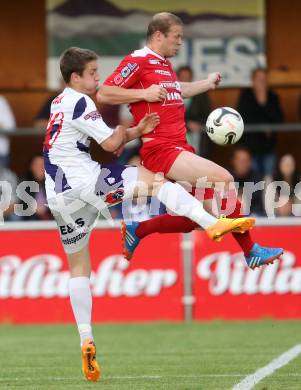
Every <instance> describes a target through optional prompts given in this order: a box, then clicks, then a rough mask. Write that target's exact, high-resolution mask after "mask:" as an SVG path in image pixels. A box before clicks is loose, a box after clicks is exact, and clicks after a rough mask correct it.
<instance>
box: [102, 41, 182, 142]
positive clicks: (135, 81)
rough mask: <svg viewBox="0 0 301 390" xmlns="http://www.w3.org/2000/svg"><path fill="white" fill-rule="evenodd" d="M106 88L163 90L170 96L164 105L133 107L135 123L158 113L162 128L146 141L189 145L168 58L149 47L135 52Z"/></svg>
mask: <svg viewBox="0 0 301 390" xmlns="http://www.w3.org/2000/svg"><path fill="white" fill-rule="evenodd" d="M104 84H106V85H116V86H118V87H122V88H133V89H142V88H148V87H150V86H151V85H152V84H158V85H160V86H162V87H164V88H165V89H166V90H167V92H168V94H167V98H166V99H165V100H164V101H160V102H155V103H148V102H146V101H140V102H137V103H132V104H130V109H131V113H132V115H133V117H134V120H135V123H136V124H137V123H138V122H139V121H140V119H142V118H143V117H144V115H145V114H146V113H151V112H157V113H158V114H159V116H160V124H159V125H158V126H157V127H156V128H155V129H154V131H152V132H151V133H149V134H147V135H145V137H151V138H161V139H162V138H166V139H169V140H172V141H182V142H183V141H184V142H185V141H186V126H185V121H184V113H185V106H184V102H183V98H182V94H181V87H180V84H179V82H178V81H177V77H176V74H175V72H174V70H173V69H172V65H171V63H170V61H168V60H167V59H166V58H163V57H161V56H159V55H158V54H156V53H155V52H153V51H152V50H151V49H149V48H148V47H144V48H143V49H140V50H136V51H134V52H133V53H132V54H130V55H128V56H126V57H125V58H124V60H123V61H121V63H120V64H119V66H118V67H117V69H116V70H115V71H114V72H113V73H112V74H111V75H110V76H109V77H108V78H107V79H106V81H105V83H104Z"/></svg>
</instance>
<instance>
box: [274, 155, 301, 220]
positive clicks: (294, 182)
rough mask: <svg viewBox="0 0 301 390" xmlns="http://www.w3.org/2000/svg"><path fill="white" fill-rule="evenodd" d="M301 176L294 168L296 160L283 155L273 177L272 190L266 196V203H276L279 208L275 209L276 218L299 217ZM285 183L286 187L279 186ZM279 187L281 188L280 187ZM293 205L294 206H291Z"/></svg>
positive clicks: (290, 156)
mask: <svg viewBox="0 0 301 390" xmlns="http://www.w3.org/2000/svg"><path fill="white" fill-rule="evenodd" d="M300 178H301V174H300V172H299V170H298V169H297V167H296V160H295V158H294V156H293V155H291V154H289V153H287V154H284V155H283V156H282V157H281V158H280V159H279V162H278V166H277V169H276V172H275V174H274V176H273V182H272V184H271V185H272V188H271V190H270V191H269V194H268V203H269V204H274V202H275V201H276V202H278V203H279V204H280V205H281V206H279V207H277V208H275V214H276V215H277V216H282V217H284V216H285V217H288V216H292V215H293V214H294V215H295V216H300V215H301V203H300V200H301V193H300V190H301V188H300V187H301V186H300V185H298V184H299V183H300ZM281 182H285V183H287V184H288V186H287V185H281V184H280V183H281ZM280 185H281V187H280ZM293 205H294V206H293ZM293 207H294V209H293Z"/></svg>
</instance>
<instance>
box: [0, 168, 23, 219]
mask: <svg viewBox="0 0 301 390" xmlns="http://www.w3.org/2000/svg"><path fill="white" fill-rule="evenodd" d="M0 183H1V185H0V198H1V207H3V206H4V205H5V210H3V209H1V222H2V213H3V218H4V221H18V220H19V219H20V218H19V217H18V216H17V215H16V214H15V213H14V206H15V204H16V203H17V196H16V189H17V185H18V178H17V176H16V174H15V173H14V172H13V171H11V170H10V169H8V168H5V167H3V166H0Z"/></svg>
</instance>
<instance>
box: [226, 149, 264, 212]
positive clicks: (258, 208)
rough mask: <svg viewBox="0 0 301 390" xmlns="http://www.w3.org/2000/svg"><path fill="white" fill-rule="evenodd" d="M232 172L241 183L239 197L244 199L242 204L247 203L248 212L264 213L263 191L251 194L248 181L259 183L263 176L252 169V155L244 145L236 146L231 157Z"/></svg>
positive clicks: (237, 181)
mask: <svg viewBox="0 0 301 390" xmlns="http://www.w3.org/2000/svg"><path fill="white" fill-rule="evenodd" d="M230 172H231V173H232V175H233V177H234V181H235V182H236V183H238V184H239V187H238V197H239V198H240V199H242V198H243V199H242V204H244V205H245V207H246V210H245V212H246V213H249V210H248V206H250V214H253V215H264V207H263V193H262V191H256V192H253V193H252V194H251V191H247V188H248V187H247V185H245V183H246V182H251V183H255V184H256V183H258V182H260V181H261V180H262V177H261V176H260V175H259V174H258V173H257V172H255V171H254V170H253V169H252V157H251V154H250V152H249V150H248V149H246V148H244V147H236V148H235V149H234V151H233V155H232V158H231V167H230Z"/></svg>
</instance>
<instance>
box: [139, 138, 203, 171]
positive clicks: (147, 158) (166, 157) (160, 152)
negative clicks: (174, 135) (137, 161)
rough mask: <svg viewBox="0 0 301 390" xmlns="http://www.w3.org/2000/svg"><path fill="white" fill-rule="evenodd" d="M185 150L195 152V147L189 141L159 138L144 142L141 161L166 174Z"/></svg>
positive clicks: (151, 168)
mask: <svg viewBox="0 0 301 390" xmlns="http://www.w3.org/2000/svg"><path fill="white" fill-rule="evenodd" d="M184 150H186V151H187V152H191V153H195V149H194V147H193V146H191V145H189V144H188V143H187V142H172V141H169V140H166V139H159V138H158V139H154V140H152V141H148V142H144V143H143V145H142V147H141V149H140V157H141V163H142V165H143V166H144V167H145V168H147V169H149V170H150V171H152V172H154V173H157V172H163V173H164V175H166V174H167V173H168V172H169V170H170V168H171V167H172V164H173V163H174V162H175V160H176V158H177V157H178V155H179V154H180V153H182V152H183V151H184Z"/></svg>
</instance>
